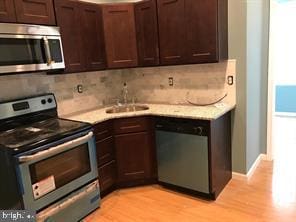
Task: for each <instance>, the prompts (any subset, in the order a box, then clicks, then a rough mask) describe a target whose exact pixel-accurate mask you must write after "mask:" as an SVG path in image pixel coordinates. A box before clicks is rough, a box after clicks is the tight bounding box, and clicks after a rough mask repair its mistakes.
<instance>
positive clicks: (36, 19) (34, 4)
mask: <svg viewBox="0 0 296 222" xmlns="http://www.w3.org/2000/svg"><path fill="white" fill-rule="evenodd" d="M14 2H15V9H16V18H17V22H20V23H31V24H41V25H55V24H56V21H55V15H54V8H53V0H14Z"/></svg>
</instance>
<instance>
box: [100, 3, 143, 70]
mask: <svg viewBox="0 0 296 222" xmlns="http://www.w3.org/2000/svg"><path fill="white" fill-rule="evenodd" d="M103 21H104V34H105V43H106V54H107V64H108V68H124V67H135V66H137V64H138V54H137V41H136V28H135V16H134V5H133V4H126V3H124V4H107V5H104V6H103Z"/></svg>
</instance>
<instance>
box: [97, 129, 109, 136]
mask: <svg viewBox="0 0 296 222" xmlns="http://www.w3.org/2000/svg"><path fill="white" fill-rule="evenodd" d="M108 131H109V130H103V131H100V132H97V133H96V134H97V135H102V134H105V133H108Z"/></svg>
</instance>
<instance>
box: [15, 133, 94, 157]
mask: <svg viewBox="0 0 296 222" xmlns="http://www.w3.org/2000/svg"><path fill="white" fill-rule="evenodd" d="M92 136H93V132H89V133H88V134H87V135H85V136H82V137H79V138H77V139H74V140H71V141H69V142H66V143H63V144H60V145H58V146H55V147H51V148H49V149H47V150H42V151H40V152H37V153H35V154H33V155H25V156H20V157H18V160H19V162H20V163H25V162H29V161H32V160H35V159H37V158H38V159H39V158H47V157H49V156H53V155H55V154H58V153H61V152H63V151H66V150H68V149H69V147H75V146H78V145H80V144H83V143H85V142H87V141H88V140H89V139H90V138H92Z"/></svg>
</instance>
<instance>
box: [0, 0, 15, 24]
mask: <svg viewBox="0 0 296 222" xmlns="http://www.w3.org/2000/svg"><path fill="white" fill-rule="evenodd" d="M0 22H16V15H15V7H14V1H13V0H0Z"/></svg>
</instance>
